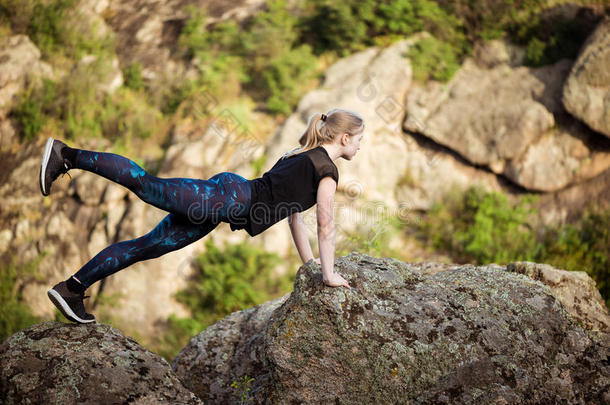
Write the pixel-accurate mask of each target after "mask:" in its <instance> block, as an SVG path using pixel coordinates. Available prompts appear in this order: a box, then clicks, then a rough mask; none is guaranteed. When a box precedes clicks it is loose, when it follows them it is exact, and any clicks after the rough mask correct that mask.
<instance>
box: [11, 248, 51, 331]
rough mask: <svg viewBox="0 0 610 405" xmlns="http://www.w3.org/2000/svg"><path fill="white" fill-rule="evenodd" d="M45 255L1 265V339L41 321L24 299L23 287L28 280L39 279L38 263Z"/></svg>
mask: <svg viewBox="0 0 610 405" xmlns="http://www.w3.org/2000/svg"><path fill="white" fill-rule="evenodd" d="M43 256H44V255H40V256H38V257H37V258H35V259H33V260H30V261H28V262H26V263H24V264H19V263H18V260H17V258H15V257H13V258H11V261H10V263H3V264H1V265H0V341H3V340H4V339H6V338H7V337H9V336H11V335H12V334H14V333H16V332H19V331H20V330H22V329H25V328H27V327H28V326H31V325H34V324H36V323H38V322H40V321H41V320H40V318H38V317H36V316H34V315H33V314H32V312H31V310H30V308H29V307H28V306H26V305H25V304H24V303H23V301H22V288H23V285H24V284H25V283H26V282H28V281H35V280H37V279H39V278H40V277H38V276H37V275H36V270H37V269H38V265H39V264H40V261H41V260H42V257H43Z"/></svg>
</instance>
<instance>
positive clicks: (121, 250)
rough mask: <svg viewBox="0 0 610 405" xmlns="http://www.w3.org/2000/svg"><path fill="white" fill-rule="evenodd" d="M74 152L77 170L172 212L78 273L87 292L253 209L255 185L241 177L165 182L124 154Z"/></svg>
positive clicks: (107, 250)
mask: <svg viewBox="0 0 610 405" xmlns="http://www.w3.org/2000/svg"><path fill="white" fill-rule="evenodd" d="M71 149H72V151H76V152H75V153H73V156H74V158H73V168H77V169H83V170H87V171H90V172H93V173H96V174H99V175H100V176H103V177H105V178H107V179H108V180H112V181H114V182H115V183H118V184H120V185H122V186H125V187H127V188H128V189H129V190H131V191H133V192H134V193H135V194H136V195H137V196H138V197H139V198H140V199H142V200H143V201H144V202H146V203H149V204H151V205H153V206H155V207H157V208H160V209H162V210H165V211H168V212H169V214H168V215H167V216H166V217H165V218H163V220H162V221H161V222H159V224H158V225H157V226H156V227H155V228H154V229H153V230H151V231H150V232H149V233H147V234H146V235H143V236H140V237H139V238H136V239H132V240H127V241H122V242H118V243H115V244H113V245H110V246H108V247H106V248H104V249H103V250H102V251H100V252H99V253H98V254H97V255H96V256H95V257H93V258H92V259H91V260H90V261H89V262H88V263H86V264H85V265H84V266H83V267H82V268H81V269H80V270H79V271H78V272H77V273H75V274H74V277H76V278H77V279H78V280H79V281H80V282H81V284H82V285H83V287H85V288H87V287H89V286H90V285H91V284H93V283H95V282H96V281H98V280H101V279H102V278H104V277H107V276H109V275H111V274H113V273H116V272H117V271H119V270H121V269H123V268H125V267H127V266H130V265H131V264H133V263H136V262H139V261H142V260H148V259H152V258H155V257H159V256H162V255H164V254H166V253H169V252H171V251H174V250H178V249H181V248H183V247H185V246H187V245H189V244H191V243H193V242H195V241H197V240H199V239H201V238H202V237H204V236H205V235H207V234H208V233H209V232H210V231H212V230H213V229H214V228H215V227H216V226H217V225H218V224H219V223H220V222H229V221H230V220H232V219H235V218H243V217H245V216H246V215H247V213H248V211H249V209H250V197H251V188H250V187H251V186H250V182H249V181H248V180H246V179H245V178H243V177H241V176H239V175H237V174H235V173H231V172H222V173H218V174H216V175H214V176H212V177H210V179H208V180H198V179H190V178H159V177H156V176H153V175H151V174H148V173H146V172H145V171H144V170H143V169H142V168H141V167H140V166H138V165H137V164H136V163H134V162H133V161H132V160H130V159H128V158H126V157H123V156H121V155H117V154H114V153H105V152H95V151H88V150H83V149H74V148H71Z"/></svg>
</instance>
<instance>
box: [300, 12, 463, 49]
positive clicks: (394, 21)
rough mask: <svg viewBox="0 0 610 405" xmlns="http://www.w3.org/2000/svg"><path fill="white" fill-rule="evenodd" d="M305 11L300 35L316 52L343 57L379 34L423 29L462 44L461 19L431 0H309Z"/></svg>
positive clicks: (394, 33)
mask: <svg viewBox="0 0 610 405" xmlns="http://www.w3.org/2000/svg"><path fill="white" fill-rule="evenodd" d="M306 10H307V12H306V15H305V16H304V17H303V19H302V20H303V21H302V23H300V24H299V26H300V27H302V30H303V36H304V37H305V38H310V39H311V40H312V41H313V48H314V50H315V53H316V54H320V53H322V52H324V51H327V50H332V51H337V52H339V53H340V54H341V55H342V56H345V55H347V54H349V53H351V51H353V50H359V49H362V48H364V47H366V46H371V45H374V38H375V37H378V36H385V35H398V36H400V35H402V36H408V35H411V34H413V33H415V32H418V31H424V30H425V31H428V32H430V33H431V34H432V35H434V36H436V37H437V38H439V39H441V40H443V41H446V42H449V43H452V44H454V45H455V46H457V47H458V48H461V47H463V46H464V39H465V38H464V35H463V34H462V32H461V25H462V22H461V21H460V20H459V19H458V18H456V17H455V16H453V15H451V14H450V13H448V12H447V11H446V10H444V9H443V8H441V7H440V6H439V4H438V3H437V2H434V1H429V0H414V1H413V0H385V1H373V0H365V1H360V0H350V1H347V2H335V3H333V2H329V1H326V0H309V1H307V2H306ZM397 38H399V37H397Z"/></svg>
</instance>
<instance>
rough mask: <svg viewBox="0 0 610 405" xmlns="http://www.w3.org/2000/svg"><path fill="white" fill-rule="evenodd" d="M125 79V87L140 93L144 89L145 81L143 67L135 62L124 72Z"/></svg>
mask: <svg viewBox="0 0 610 405" xmlns="http://www.w3.org/2000/svg"><path fill="white" fill-rule="evenodd" d="M123 77H124V83H125V87H128V88H130V89H132V90H135V91H139V90H142V89H143V88H144V81H143V80H142V65H140V64H139V63H137V62H135V63H132V64H130V65H129V66H127V67H126V68H125V69H124V70H123Z"/></svg>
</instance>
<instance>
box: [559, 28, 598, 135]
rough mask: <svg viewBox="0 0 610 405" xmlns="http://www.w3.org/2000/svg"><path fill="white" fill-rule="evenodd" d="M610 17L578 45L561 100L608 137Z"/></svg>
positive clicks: (572, 111)
mask: <svg viewBox="0 0 610 405" xmlns="http://www.w3.org/2000/svg"><path fill="white" fill-rule="evenodd" d="M609 66H610V17H606V18H605V19H604V20H603V21H602V22H600V24H599V26H598V27H597V29H596V30H595V32H594V33H593V34H592V35H591V36H590V37H589V38H588V39H587V41H586V42H585V44H584V45H583V46H582V49H581V51H580V55H579V56H578V59H577V60H576V63H574V66H573V67H572V70H571V72H570V76H569V77H568V80H567V81H566V83H565V85H564V87H563V99H562V100H563V104H564V105H565V108H566V110H568V111H569V112H570V113H571V114H573V115H574V116H575V117H577V118H579V119H581V120H582V121H584V122H585V123H586V124H587V125H589V126H590V127H591V128H592V129H594V130H595V131H598V132H601V133H602V134H604V135H606V136H607V137H610V68H609Z"/></svg>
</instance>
